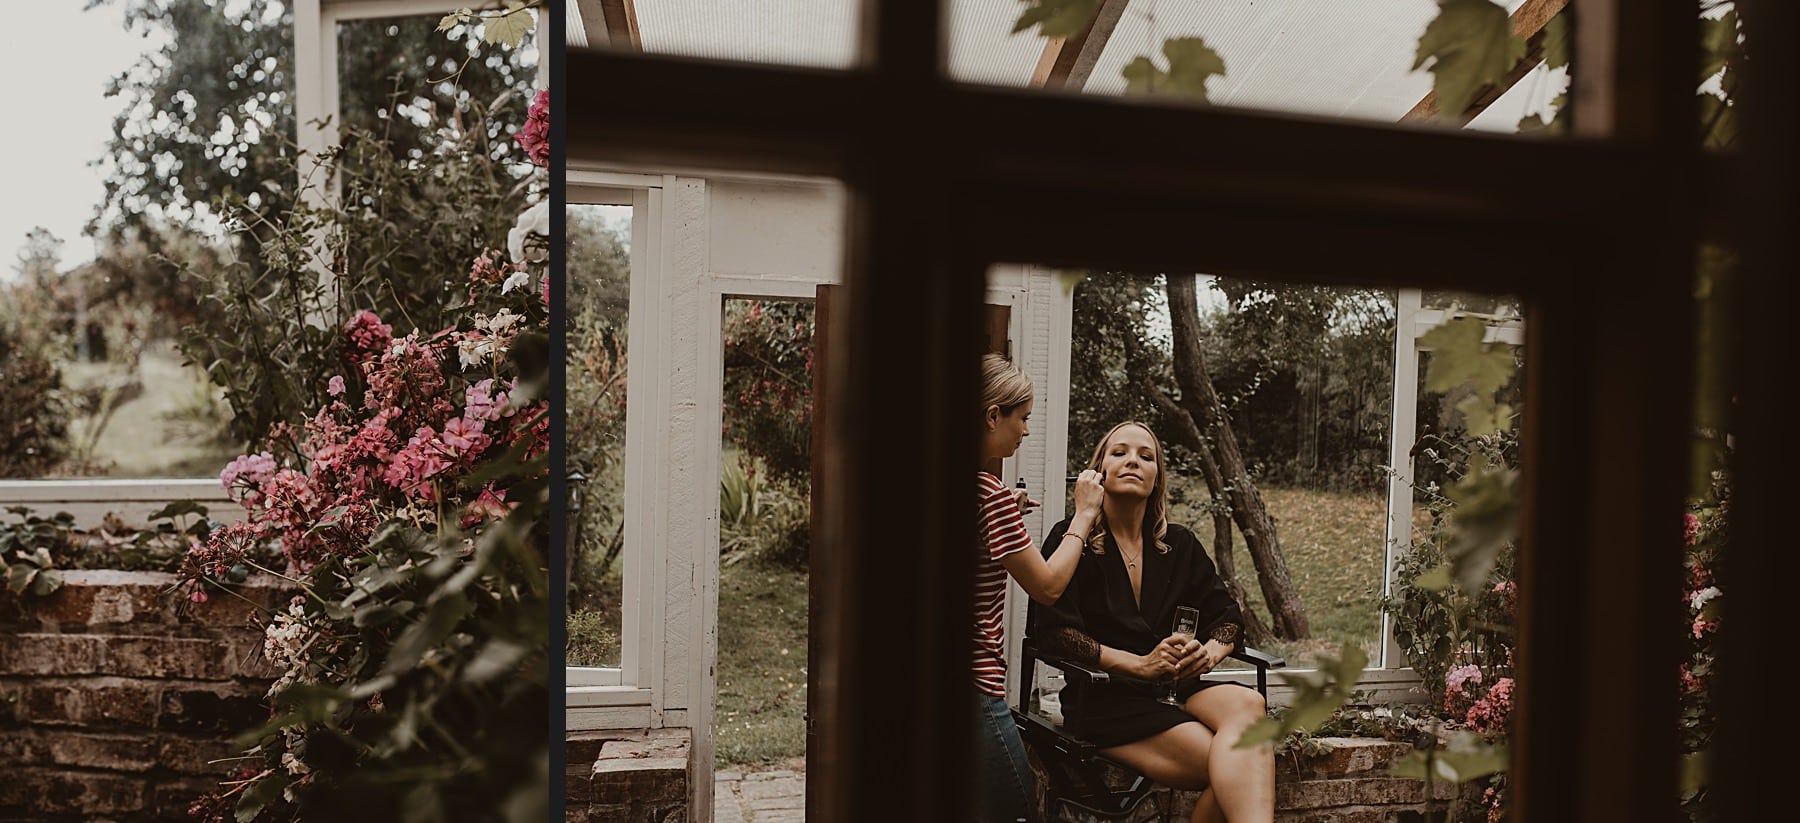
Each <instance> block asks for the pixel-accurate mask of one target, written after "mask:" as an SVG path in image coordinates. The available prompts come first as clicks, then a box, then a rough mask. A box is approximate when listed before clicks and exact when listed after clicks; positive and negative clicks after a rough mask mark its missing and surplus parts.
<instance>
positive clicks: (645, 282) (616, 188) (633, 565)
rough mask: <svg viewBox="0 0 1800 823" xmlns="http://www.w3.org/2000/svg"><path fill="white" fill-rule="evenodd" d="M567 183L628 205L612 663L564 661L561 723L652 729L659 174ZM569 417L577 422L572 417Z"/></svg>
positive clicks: (587, 176) (585, 196) (658, 706)
mask: <svg viewBox="0 0 1800 823" xmlns="http://www.w3.org/2000/svg"><path fill="white" fill-rule="evenodd" d="M567 185H568V189H567V192H568V193H567V196H566V201H567V204H568V205H571V206H573V205H612V206H631V207H632V217H631V248H630V261H631V263H630V265H631V297H630V304H629V305H630V307H629V309H628V316H629V319H628V320H627V334H626V364H627V365H626V373H625V396H626V397H627V398H628V405H627V406H626V409H625V490H626V491H625V548H624V550H623V551H622V553H621V555H620V562H621V563H622V564H623V569H622V571H621V575H622V577H623V579H624V581H625V585H624V587H623V589H622V592H621V597H622V599H621V614H620V623H621V625H620V631H619V665H618V666H569V667H567V668H566V669H565V673H566V677H567V680H566V681H565V682H566V684H567V692H566V705H567V709H568V711H567V716H568V729H569V730H570V731H581V730H591V729H610V728H652V727H658V726H661V725H663V723H662V722H661V721H662V717H661V713H662V704H663V701H662V699H661V698H662V696H663V695H662V693H661V692H662V690H661V689H660V688H659V686H660V683H661V680H662V661H663V649H664V642H663V633H662V632H661V631H660V629H661V627H662V623H663V621H662V615H663V608H664V602H663V601H664V598H662V597H658V596H655V595H656V594H657V593H658V592H661V591H662V589H663V580H664V579H665V578H666V575H665V573H664V569H663V564H662V563H661V562H659V561H660V559H661V558H659V557H658V556H656V554H655V553H654V552H652V550H651V549H652V547H654V546H659V545H662V543H663V541H662V539H661V538H660V535H661V531H662V530H661V529H660V528H659V522H660V519H659V517H658V509H659V508H661V506H660V505H659V503H658V501H657V498H658V497H659V495H656V494H655V493H654V490H655V488H656V482H657V481H656V471H657V461H658V455H657V453H656V452H657V449H658V444H657V437H656V435H657V431H658V429H657V427H656V426H655V425H654V421H656V420H657V419H666V414H665V413H664V412H665V410H664V409H662V408H661V406H663V405H664V403H663V400H662V398H661V397H660V396H659V395H660V393H659V392H658V391H656V385H657V380H656V375H657V374H659V373H660V371H661V369H662V367H663V362H664V360H665V359H666V356H667V355H666V353H665V352H663V351H662V350H661V348H662V347H660V346H657V345H654V344H653V343H654V341H655V340H656V339H657V335H658V333H659V330H660V325H661V319H660V314H659V311H658V304H659V302H660V301H659V284H660V283H661V281H662V280H663V274H662V267H663V263H662V261H663V254H662V245H663V242H664V240H663V185H664V178H662V177H660V176H656V175H641V174H613V173H608V172H592V171H588V172H583V171H577V170H569V171H568V172H567ZM570 276H572V277H579V276H580V273H579V272H578V271H576V270H575V268H574V267H573V266H571V267H570ZM568 424H569V425H570V426H574V425H577V421H573V420H571V421H569V423H568ZM633 490H638V491H636V492H635V493H634V491H633ZM714 505H715V506H716V505H717V501H716V500H715V501H714ZM573 548H574V547H570V550H573Z"/></svg>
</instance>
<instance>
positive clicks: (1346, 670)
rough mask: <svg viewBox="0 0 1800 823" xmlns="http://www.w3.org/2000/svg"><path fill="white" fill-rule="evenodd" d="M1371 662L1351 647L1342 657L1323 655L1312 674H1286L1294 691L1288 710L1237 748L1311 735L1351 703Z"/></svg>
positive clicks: (1248, 733)
mask: <svg viewBox="0 0 1800 823" xmlns="http://www.w3.org/2000/svg"><path fill="white" fill-rule="evenodd" d="M1368 662H1369V655H1368V653H1366V652H1364V651H1363V650H1362V648H1361V647H1358V646H1351V647H1349V648H1347V649H1345V650H1344V654H1343V656H1342V657H1339V658H1332V657H1329V656H1321V657H1320V658H1319V668H1318V669H1316V670H1313V671H1310V672H1296V673H1293V674H1289V673H1286V672H1283V673H1282V675H1281V677H1282V679H1283V680H1286V681H1287V684H1288V685H1289V686H1292V687H1293V688H1294V697H1293V699H1292V701H1291V702H1290V703H1289V704H1288V710H1287V711H1286V712H1284V713H1282V714H1281V715H1280V716H1279V717H1273V718H1264V719H1262V720H1258V721H1257V722H1255V723H1253V724H1251V726H1250V728H1248V729H1246V730H1245V731H1244V734H1243V736H1242V737H1240V738H1239V740H1238V742H1237V745H1236V746H1235V747H1234V748H1239V749H1242V748H1246V747H1249V746H1255V745H1262V744H1268V743H1272V742H1273V741H1276V740H1280V739H1282V738H1284V737H1286V736H1287V735H1288V734H1290V733H1293V732H1308V733H1310V732H1311V731H1312V730H1313V729H1315V728H1317V727H1318V725H1319V724H1320V723H1323V722H1325V721H1326V720H1328V719H1330V717H1331V714H1332V712H1335V711H1337V710H1338V709H1339V708H1341V707H1342V706H1343V705H1344V703H1346V702H1347V701H1349V699H1350V695H1351V694H1352V693H1353V692H1354V691H1355V689H1356V680H1357V678H1359V677H1361V676H1362V671H1363V666H1365V665H1367V664H1368Z"/></svg>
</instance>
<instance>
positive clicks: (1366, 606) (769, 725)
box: [569, 479, 1387, 770]
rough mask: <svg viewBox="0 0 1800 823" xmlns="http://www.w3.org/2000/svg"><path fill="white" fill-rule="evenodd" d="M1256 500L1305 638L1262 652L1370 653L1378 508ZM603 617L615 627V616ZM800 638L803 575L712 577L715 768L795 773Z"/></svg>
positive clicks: (777, 569) (735, 568)
mask: <svg viewBox="0 0 1800 823" xmlns="http://www.w3.org/2000/svg"><path fill="white" fill-rule="evenodd" d="M1177 482H1181V483H1188V481H1186V480H1181V481H1177ZM1185 491H1186V497H1187V498H1188V499H1204V498H1205V496H1206V495H1205V489H1204V487H1203V486H1202V485H1201V484H1200V481H1199V480H1198V479H1195V480H1194V481H1192V482H1191V483H1189V484H1188V488H1187V489H1186V490H1185ZM1263 496H1264V499H1265V500H1266V501H1267V502H1268V504H1269V508H1270V510H1271V512H1272V513H1273V514H1274V515H1275V517H1276V518H1277V525H1278V527H1279V529H1280V537H1281V542H1282V547H1283V549H1284V550H1285V553H1286V555H1287V559H1288V567H1289V572H1290V574H1292V575H1293V577H1294V582H1295V584H1296V585H1297V586H1298V587H1299V589H1300V596H1301V599H1302V602H1303V603H1304V605H1305V606H1306V610H1307V617H1308V619H1309V621H1310V623H1311V627H1312V633H1313V638H1314V639H1313V640H1310V641H1302V642H1298V643H1277V644H1274V647H1273V648H1271V649H1269V651H1272V652H1274V653H1277V654H1280V655H1283V656H1285V657H1287V659H1288V662H1289V665H1290V666H1291V667H1294V668H1300V667H1304V666H1306V665H1308V661H1310V660H1311V659H1312V658H1313V657H1314V656H1315V655H1316V654H1318V653H1320V652H1328V653H1335V652H1336V651H1337V650H1338V649H1339V648H1340V647H1341V644H1343V643H1345V642H1353V643H1359V644H1362V645H1363V646H1364V647H1365V648H1366V649H1367V650H1369V651H1370V652H1373V651H1375V649H1374V647H1375V644H1376V641H1377V639H1378V638H1379V632H1380V625H1381V623H1380V621H1381V610H1380V601H1381V579H1382V569H1381V564H1382V544H1383V541H1384V540H1385V539H1386V532H1385V523H1386V519H1387V506H1386V502H1385V500H1384V499H1383V498H1382V497H1381V496H1380V495H1374V494H1360V495H1359V494H1336V493H1330V492H1312V491H1298V490H1292V489H1275V488H1268V489H1263ZM1171 516H1172V518H1173V519H1174V521H1175V522H1179V523H1183V524H1189V525H1191V526H1192V527H1193V528H1194V531H1195V533H1196V534H1198V535H1199V536H1200V537H1201V539H1202V541H1206V542H1210V541H1211V539H1212V525H1211V521H1210V520H1202V519H1198V518H1197V517H1196V516H1195V514H1194V511H1193V508H1192V506H1189V505H1177V506H1176V507H1174V510H1173V511H1172V512H1171ZM1238 539H1239V543H1238V545H1237V547H1236V549H1235V552H1234V554H1235V555H1236V559H1237V564H1238V570H1239V572H1240V574H1242V575H1244V580H1243V583H1244V585H1245V586H1246V588H1248V589H1249V590H1250V593H1251V598H1252V600H1253V602H1254V604H1255V605H1254V607H1255V608H1258V609H1261V608H1262V606H1261V594H1260V592H1259V591H1258V589H1257V586H1256V583H1255V579H1254V577H1252V576H1251V574H1252V572H1253V568H1254V567H1253V566H1252V564H1251V561H1250V556H1249V554H1248V552H1247V551H1246V550H1245V549H1244V547H1243V545H1242V542H1241V538H1238ZM1208 548H1209V550H1210V548H1211V547H1210V546H1209V547H1208ZM1265 614H1266V612H1265ZM608 617H609V618H610V619H611V620H612V622H613V625H616V616H610V615H609V616H608ZM604 623H605V621H604V620H601V619H599V618H598V617H597V616H584V615H577V616H576V617H575V618H572V619H571V621H570V625H569V628H570V651H571V660H573V659H574V657H575V655H576V650H577V648H578V647H580V646H581V644H582V643H583V642H584V641H583V638H584V637H585V636H589V635H592V636H591V637H588V639H589V640H592V641H594V642H595V645H594V646H591V647H587V648H588V649H589V650H590V651H595V652H598V651H599V646H598V643H599V642H600V640H601V638H600V637H599V633H600V627H601V626H602V625H604ZM806 631H807V615H806V573H805V572H804V571H797V570H794V569H789V568H784V567H781V566H778V565H774V564H770V563H766V562H762V561H760V560H756V559H749V560H746V561H745V562H741V563H734V564H727V565H725V566H724V567H723V568H721V569H720V572H719V668H718V686H719V707H718V754H717V763H718V766H719V768H721V769H728V770H743V769H750V768H766V767H770V766H780V767H785V768H796V767H800V761H799V759H800V758H802V757H804V755H805V752H806V732H805V721H804V717H805V714H806V665H807V660H806ZM613 642H614V643H616V640H614V641H613ZM613 648H615V649H616V645H615V646H613ZM615 653H616V652H615Z"/></svg>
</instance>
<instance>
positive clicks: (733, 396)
mask: <svg viewBox="0 0 1800 823" xmlns="http://www.w3.org/2000/svg"><path fill="white" fill-rule="evenodd" d="M812 339H813V307H812V304H811V303H802V302H794V301H778V300H745V301H736V300H734V301H730V302H728V303H727V304H726V306H725V324H724V340H725V404H726V422H725V437H726V439H727V440H729V441H730V442H731V443H733V444H734V445H736V446H738V447H739V448H742V449H743V450H744V451H746V452H748V453H749V454H752V455H754V456H755V457H756V458H757V459H759V460H761V461H762V462H763V464H764V465H765V466H767V467H768V469H769V471H770V472H772V473H774V474H775V475H776V476H777V477H780V478H781V479H783V480H786V481H789V482H791V483H797V484H804V483H805V481H806V479H807V477H808V476H809V475H810V474H811V472H812V362H813V361H812Z"/></svg>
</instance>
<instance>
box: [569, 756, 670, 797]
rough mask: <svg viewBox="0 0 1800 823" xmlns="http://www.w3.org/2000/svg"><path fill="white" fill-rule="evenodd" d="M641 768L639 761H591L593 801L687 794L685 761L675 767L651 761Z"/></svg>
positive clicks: (664, 762)
mask: <svg viewBox="0 0 1800 823" xmlns="http://www.w3.org/2000/svg"><path fill="white" fill-rule="evenodd" d="M654 764H655V765H652V766H651V767H650V768H644V767H643V765H640V764H625V763H622V762H621V763H613V764H609V763H607V762H606V761H600V762H598V763H595V764H594V777H593V780H592V781H591V783H590V785H591V786H592V787H593V794H592V796H591V799H592V801H593V802H595V803H601V804H606V803H625V802H629V801H651V800H680V799H682V798H685V797H687V791H688V787H687V764H686V762H683V763H681V765H679V766H676V765H673V764H669V763H668V762H667V761H654Z"/></svg>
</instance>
